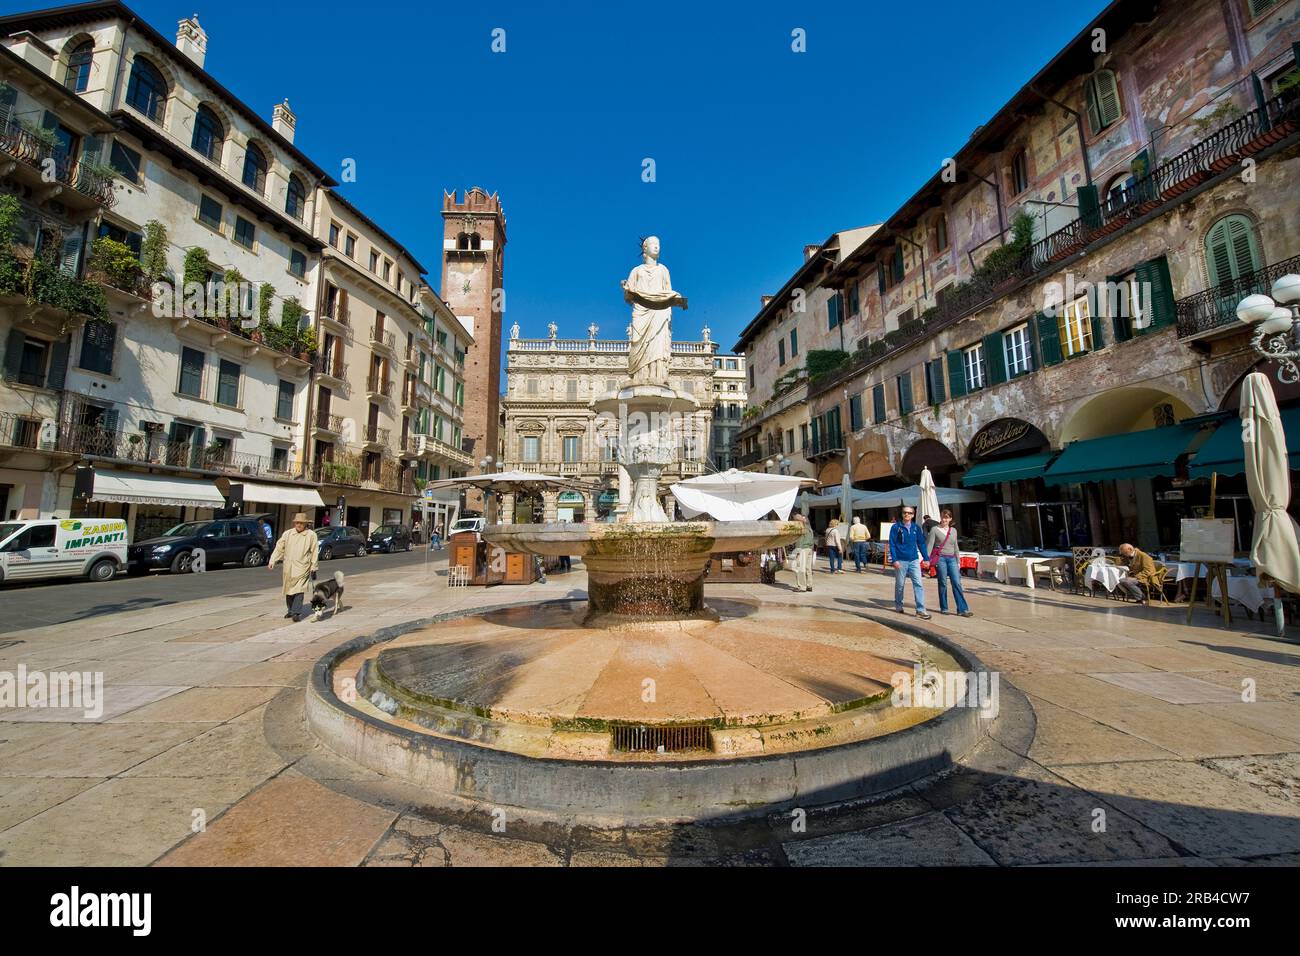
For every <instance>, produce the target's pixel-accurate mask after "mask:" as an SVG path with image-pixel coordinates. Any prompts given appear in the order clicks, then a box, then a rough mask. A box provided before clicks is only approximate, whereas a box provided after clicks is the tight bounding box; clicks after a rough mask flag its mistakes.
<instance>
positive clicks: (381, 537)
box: [370, 524, 411, 554]
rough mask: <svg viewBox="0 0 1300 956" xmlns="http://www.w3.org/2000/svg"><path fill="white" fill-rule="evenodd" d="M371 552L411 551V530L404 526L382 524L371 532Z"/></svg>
mask: <svg viewBox="0 0 1300 956" xmlns="http://www.w3.org/2000/svg"><path fill="white" fill-rule="evenodd" d="M370 550H371V551H385V552H387V553H389V554H392V553H393V552H394V551H410V550H411V529H410V528H408V527H407V526H406V525H404V524H381V525H380V526H379V527H378V528H376V529H375V530H374V531H372V532H370Z"/></svg>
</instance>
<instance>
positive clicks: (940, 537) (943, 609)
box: [926, 508, 975, 617]
mask: <svg viewBox="0 0 1300 956" xmlns="http://www.w3.org/2000/svg"><path fill="white" fill-rule="evenodd" d="M926 544H927V545H929V548H928V551H929V554H930V564H931V565H932V566H933V567H934V568H935V570H936V571H937V572H938V576H939V613H940V614H947V613H948V587H947V583H948V582H951V583H952V595H953V598H954V599H955V600H956V602H957V613H958V614H960V615H961V616H962V617H974V616H975V615H974V614H972V613H971V609H970V606H969V605H967V603H966V592H965V591H963V590H962V586H961V552H960V551H959V550H958V549H957V529H956V528H954V527H953V526H952V512H951V511H949V510H948V509H947V508H945V509H943V511H942V512H941V513H940V515H939V523H938V524H936V525H935V526H934V527H933V528H931V529H930V534H929V537H928V538H927V539H926Z"/></svg>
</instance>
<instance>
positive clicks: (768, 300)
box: [763, 295, 775, 309]
mask: <svg viewBox="0 0 1300 956" xmlns="http://www.w3.org/2000/svg"><path fill="white" fill-rule="evenodd" d="M774 298H775V296H770V295H765V296H763V308H765V309H766V308H767V304H768V303H769V302H771V301H772V299H774Z"/></svg>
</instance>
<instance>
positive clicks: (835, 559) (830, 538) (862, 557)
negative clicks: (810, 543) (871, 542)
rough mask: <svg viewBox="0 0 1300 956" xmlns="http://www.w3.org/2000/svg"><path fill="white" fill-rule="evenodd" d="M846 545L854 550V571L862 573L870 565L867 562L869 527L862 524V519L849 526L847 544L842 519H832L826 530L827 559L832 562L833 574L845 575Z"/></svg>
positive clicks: (854, 520) (855, 519)
mask: <svg viewBox="0 0 1300 956" xmlns="http://www.w3.org/2000/svg"><path fill="white" fill-rule="evenodd" d="M846 543H847V544H848V545H851V546H852V548H853V565H854V568H853V569H854V570H855V571H857V572H858V573H861V572H862V568H863V567H864V566H865V565H867V564H869V562H868V560H867V526H866V525H864V524H863V523H862V519H861V518H854V519H853V524H851V525H850V526H849V533H848V540H847V542H846V541H845V536H844V528H843V527H841V525H840V519H839V518H832V519H831V524H830V527H829V528H827V529H826V559H827V560H828V561H830V564H831V574H843V573H844V554H845V552H846V550H847V548H846V547H845V544H846Z"/></svg>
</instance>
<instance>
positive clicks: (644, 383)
mask: <svg viewBox="0 0 1300 956" xmlns="http://www.w3.org/2000/svg"><path fill="white" fill-rule="evenodd" d="M642 251H643V255H644V262H643V264H642V265H640V266H637V267H636V268H635V269H634V270H632V273H631V275H630V276H629V277H628V279H627V281H626V282H624V283H623V290H624V298H625V299H626V301H628V302H629V303H630V304H631V305H632V316H633V319H632V325H633V330H632V331H633V334H632V341H631V346H630V349H629V359H628V378H627V381H626V382H624V383H623V384H622V385H621V386H620V387H619V388H618V389H616V390H614V391H613V392H611V393H609V394H606V395H602V396H601V397H600V398H598V399H597V400H596V401H595V402H593V408H594V409H595V410H596V411H597V412H598V413H599V414H606V415H617V416H618V421H619V428H618V435H619V441H618V455H619V461H620V463H621V464H622V465H623V467H624V468H626V469H627V471H628V473H629V475H630V477H631V479H632V481H631V494H630V496H629V500H628V502H627V503H626V508H625V510H624V511H623V513H621V514H619V515H618V520H616V521H612V522H603V523H601V522H594V523H586V524H568V523H552V524H522V525H492V526H489V527H488V528H486V529H485V531H484V537H485V538H486V539H487V540H488V541H489V542H490V543H491V544H492V545H493V546H495V547H498V548H502V549H504V550H506V551H512V552H524V553H528V554H535V555H580V556H581V557H582V560H583V564H584V565H585V568H586V571H587V600H586V601H581V600H573V599H561V600H553V601H546V602H543V603H540V604H538V603H534V604H531V605H514V606H502V607H499V608H481V609H478V610H475V611H470V612H455V613H450V614H445V615H441V616H439V617H437V618H434V619H426V620H423V621H413V622H410V623H407V624H402V625H397V626H394V627H389V628H386V629H383V630H379V631H377V632H376V633H374V634H370V635H367V636H365V637H362V638H358V639H356V640H354V641H351V642H349V643H347V644H344V645H343V646H342V647H339V648H336V649H335V650H334V651H332V652H330V653H329V654H327V655H326V656H325V657H323V658H322V659H321V660H320V661H319V662H318V663H317V665H316V667H315V669H314V670H313V673H312V679H311V683H310V685H309V686H308V688H307V716H308V720H309V722H310V724H311V726H312V728H313V730H314V731H315V732H316V734H317V735H318V736H319V737H320V738H321V739H322V740H324V741H325V742H326V743H327V744H328V745H329V746H330V747H331V748H333V749H334V750H335V751H337V752H338V753H340V754H343V755H344V756H346V757H349V758H350V759H352V760H354V761H356V762H358V763H360V764H361V765H363V766H365V767H367V768H369V769H371V770H375V771H378V772H380V773H382V774H384V775H386V776H388V777H395V778H399V779H401V780H404V781H406V782H408V783H413V784H415V785H417V786H419V787H420V788H421V791H422V792H423V793H424V794H426V796H427V799H428V801H429V802H430V803H432V804H434V805H437V806H440V807H450V808H457V809H465V808H467V807H468V808H470V809H475V810H478V811H484V810H488V809H493V808H498V809H499V808H501V807H505V806H509V807H511V808H513V812H515V813H516V814H530V815H533V816H534V817H539V818H542V819H549V820H555V819H564V820H568V821H578V822H582V823H584V824H588V825H592V826H627V825H638V824H642V823H654V822H662V821H676V820H694V819H701V818H709V817H717V816H724V815H736V814H745V813H757V812H764V811H770V810H771V809H773V808H782V807H785V808H788V807H792V806H810V805H813V804H817V803H825V802H830V801H835V800H843V799H850V798H857V797H862V796H867V795H870V794H873V793H878V792H881V791H883V790H887V789H891V788H894V787H898V786H902V785H903V784H906V783H910V782H911V781H913V780H916V779H918V778H919V777H922V776H925V775H928V774H932V773H934V772H936V771H939V770H943V769H946V768H947V767H949V766H951V764H952V762H953V761H954V760H956V759H958V758H960V757H961V755H963V754H964V753H966V752H967V751H968V750H969V749H970V748H972V747H973V746H975V744H976V743H978V742H979V740H980V739H982V737H983V735H984V733H985V732H986V731H987V727H988V724H989V719H988V717H987V716H986V715H981V713H980V711H978V710H973V709H966V708H961V707H953V706H952V704H951V702H935V701H933V700H931V701H929V702H928V703H925V702H922V704H921V705H916V704H915V700H916V698H914V697H911V698H909V700H910V701H912V702H913V703H909V704H907V705H904V706H896V704H897V703H898V698H897V691H898V688H899V679H900V676H901V677H902V678H903V680H904V683H906V682H907V681H908V680H910V676H911V674H912V672H913V671H914V670H915V671H916V672H917V673H920V672H921V671H922V670H931V671H942V672H949V673H971V672H973V671H975V670H976V669H977V667H978V662H976V661H974V660H973V659H972V658H970V657H969V656H968V655H965V654H964V652H962V651H961V650H959V649H957V648H955V647H952V646H950V645H948V644H946V643H945V642H943V641H942V640H939V639H937V638H935V637H933V636H928V635H924V634H921V633H918V632H917V630H916V629H915V628H910V627H906V626H902V627H895V626H891V625H892V624H893V623H894V622H892V621H891V622H889V623H885V622H881V621H876V620H872V619H870V618H869V616H868V615H865V614H862V613H859V612H856V611H854V610H853V609H852V606H851V605H853V604H861V602H856V601H855V602H847V603H848V604H849V605H850V606H848V607H839V608H837V607H834V606H825V607H821V606H815V605H811V604H805V603H796V604H783V603H769V602H767V601H761V600H758V599H755V598H754V597H752V596H748V595H745V596H742V597H740V598H728V599H726V600H719V599H717V598H712V599H711V601H710V604H709V605H706V604H705V601H704V576H705V569H706V566H707V564H708V561H709V558H710V556H712V555H714V554H719V553H728V552H738V551H756V550H761V549H764V548H773V547H778V546H780V545H783V544H787V543H790V542H792V541H794V540H795V539H796V538H797V537H798V535H799V534H800V532H801V530H802V528H801V525H800V524H799V523H797V522H791V521H712V520H708V521H670V520H668V515H667V514H666V513H665V511H664V509H663V507H662V505H661V503H660V494H661V488H660V478H661V476H662V474H663V471H664V469H665V468H666V467H667V466H668V465H670V464H671V463H673V462H674V461H675V460H676V458H677V455H678V447H679V442H678V439H677V433H676V431H677V430H676V426H675V423H676V422H678V421H680V420H681V418H682V416H684V415H689V414H690V413H691V412H693V411H695V410H696V409H697V407H698V405H697V403H696V401H695V399H694V398H693V397H691V396H689V395H686V394H683V393H681V392H679V391H677V390H675V389H674V388H672V386H671V385H670V383H669V378H668V363H669V359H670V357H671V313H672V308H673V307H674V306H678V307H681V308H685V307H686V300H685V298H683V297H682V296H681V295H680V294H678V293H677V292H674V291H673V289H672V285H671V281H670V278H669V275H668V270H667V269H666V268H665V267H664V266H663V265H662V264H660V263H659V261H658V256H659V242H658V240H657V239H655V238H654V237H651V238H649V239H647V240H645V241H644V243H643V246H642ZM772 593H774V594H776V593H780V592H772ZM493 812H496V811H495V810H493Z"/></svg>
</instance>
